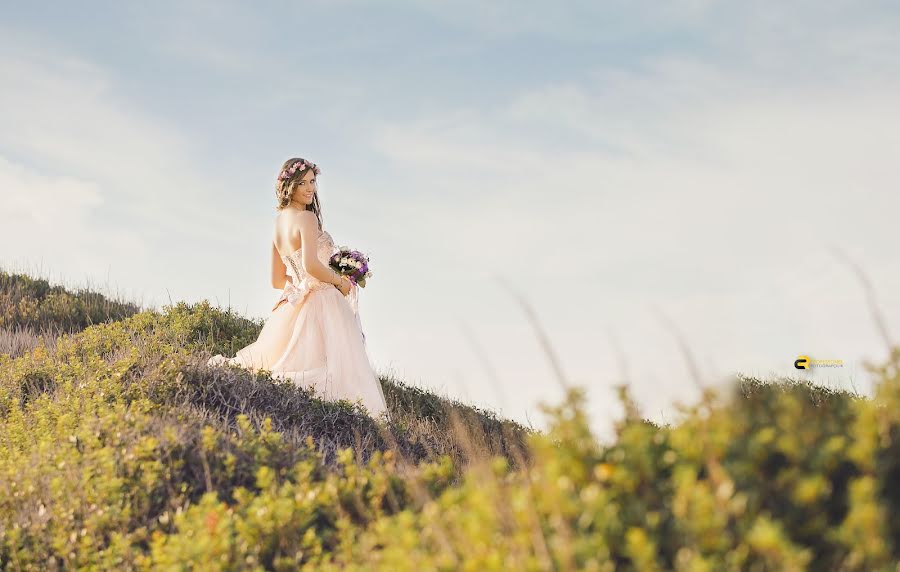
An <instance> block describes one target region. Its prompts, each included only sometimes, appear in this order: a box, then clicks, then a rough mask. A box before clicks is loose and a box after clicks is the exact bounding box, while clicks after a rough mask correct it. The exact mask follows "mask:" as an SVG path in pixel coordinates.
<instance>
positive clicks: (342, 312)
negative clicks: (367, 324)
mask: <svg viewBox="0 0 900 572" xmlns="http://www.w3.org/2000/svg"><path fill="white" fill-rule="evenodd" d="M318 242H319V243H318V245H317V254H318V257H319V260H321V261H322V263H323V264H325V265H326V266H327V265H328V260H329V258H330V257H331V255H332V254H333V253H334V252H335V245H334V240H333V239H332V238H331V235H330V234H329V233H328V232H327V231H324V230H320V231H319V239H318ZM302 248H306V245H303V246H302V247H301V249H298V250H296V251H295V252H293V253H291V254H290V255H289V256H282V257H281V259H282V260H283V261H284V265H285V266H286V267H287V274H288V279H289V280H288V283H287V284H286V285H285V287H284V290H283V291H282V292H281V296H280V297H279V298H278V301H276V302H275V306H274V307H273V308H272V314H271V315H270V316H269V317H268V318H267V320H266V322H265V324H264V325H263V328H262V331H261V332H260V334H259V337H258V338H257V339H256V341H255V342H253V343H252V344H250V345H248V346H246V347H244V348H242V349H240V350H238V352H237V354H236V355H235V357H233V358H226V357H225V356H223V355H221V354H217V355H215V356H213V357H211V358H210V359H209V362H208V363H209V365H221V364H228V365H238V366H241V367H244V368H247V369H251V370H253V371H256V370H259V369H265V370H268V371H270V372H271V373H272V377H276V378H280V379H287V380H290V381H292V382H293V383H295V384H297V385H299V386H302V387H309V388H312V389H314V390H315V391H316V393H317V394H318V395H319V397H320V398H323V399H332V400H334V399H347V400H349V401H351V402H357V401H359V402H361V403H362V405H364V406H365V407H366V409H367V410H368V411H369V414H370V415H372V416H373V417H376V418H381V419H383V420H389V419H390V416H389V413H388V408H387V404H386V402H385V399H384V392H383V390H382V389H381V382H380V381H379V380H378V377H377V375H376V374H375V371H374V370H373V368H372V365H371V362H370V360H369V356H368V353H367V350H366V342H365V335H364V334H363V332H362V324H361V323H360V319H359V303H358V299H359V298H358V296H359V287H358V286H356V285H353V286H351V290H350V294H349V295H347V296H346V297H345V296H344V295H343V294H341V291H340V290H338V289H337V288H336V287H335V286H334V285H333V284H329V283H328V282H322V281H320V280H318V279H316V278H314V277H312V276H311V275H309V274H308V273H307V272H306V270H305V269H304V268H303V263H302V257H301V252H302Z"/></svg>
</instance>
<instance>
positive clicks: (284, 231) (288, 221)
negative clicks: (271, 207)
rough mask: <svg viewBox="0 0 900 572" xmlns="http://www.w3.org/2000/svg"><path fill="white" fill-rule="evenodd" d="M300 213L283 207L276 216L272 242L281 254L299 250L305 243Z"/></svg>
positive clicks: (286, 254)
mask: <svg viewBox="0 0 900 572" xmlns="http://www.w3.org/2000/svg"><path fill="white" fill-rule="evenodd" d="M299 216H300V213H299V212H297V211H294V210H291V209H283V210H282V211H281V212H279V213H278V216H277V217H275V232H274V234H273V236H272V242H273V243H274V244H275V248H276V249H277V250H278V253H279V254H280V255H281V256H288V255H290V254H292V253H294V252H297V251H298V250H299V249H300V248H301V247H302V246H303V245H302V242H303V241H302V240H301V239H300V222H299Z"/></svg>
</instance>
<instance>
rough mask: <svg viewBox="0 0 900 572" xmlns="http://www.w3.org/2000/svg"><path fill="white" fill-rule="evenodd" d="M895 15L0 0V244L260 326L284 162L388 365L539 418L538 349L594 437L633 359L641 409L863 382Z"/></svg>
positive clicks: (801, 7) (700, 1)
mask: <svg viewBox="0 0 900 572" xmlns="http://www.w3.org/2000/svg"><path fill="white" fill-rule="evenodd" d="M898 29H900V7H898V5H897V4H896V3H894V2H887V1H885V2H849V1H848V2H843V1H841V2H828V1H817V2H812V1H797V2H791V3H784V2H755V3H746V2H713V1H705V0H684V1H674V2H667V3H635V2H609V1H589V2H588V1H584V2H582V1H577V2H573V1H569V2H553V3H550V2H534V1H532V0H518V1H516V2H512V1H506V0H502V1H495V2H477V3H476V2H471V1H468V0H461V1H457V2H452V3H451V2H444V1H438V0H429V1H419V0H410V1H385V2H378V3H372V2H361V1H355V0H330V1H327V2H326V1H314V2H274V1H273V2H267V3H261V4H260V3H250V2H243V3H240V2H230V1H221V2H219V1H217V2H212V1H190V0H189V1H179V2H166V1H161V2H154V3H125V2H82V3H77V5H76V4H75V3H64V2H49V3H38V4H34V3H31V4H27V3H5V5H4V6H3V8H2V12H0V267H3V268H4V269H5V270H7V271H17V272H28V273H31V274H32V275H35V276H40V277H43V278H46V279H48V280H50V281H51V282H53V283H58V284H64V285H68V286H70V287H82V286H87V287H92V288H94V289H98V290H100V291H104V292H107V293H109V294H111V295H113V296H120V297H124V298H126V299H129V300H131V301H134V302H137V303H140V304H143V305H144V306H145V307H156V308H159V307H161V306H162V305H164V304H169V303H170V301H174V302H177V301H181V300H183V301H186V302H188V303H194V302H198V301H200V300H203V299H206V300H209V301H210V302H211V303H213V304H214V305H218V306H221V307H223V308H227V307H229V306H230V307H231V308H232V309H234V310H236V311H238V312H240V313H243V314H245V315H247V316H248V317H252V318H259V319H264V318H265V317H267V316H268V312H269V310H270V309H271V307H272V304H273V303H274V301H275V300H276V299H277V297H278V294H279V292H278V291H276V290H274V289H272V288H271V285H270V283H269V264H270V256H269V255H270V244H271V236H272V228H273V221H274V217H275V215H276V210H275V195H274V183H275V177H276V175H277V173H278V169H279V168H280V166H281V164H282V163H283V161H284V160H285V159H287V158H288V157H293V156H300V157H304V158H307V159H309V160H311V161H313V162H314V163H316V164H317V165H318V166H319V167H320V168H321V174H320V175H319V177H318V180H319V195H320V202H321V205H322V214H323V222H324V226H325V229H326V230H328V231H329V232H330V233H331V234H332V236H333V237H334V238H335V240H336V242H337V243H338V244H342V245H348V246H352V247H354V248H357V249H359V250H361V251H363V252H366V253H367V254H368V255H369V256H370V261H371V268H372V271H373V276H372V278H371V279H370V280H369V282H368V283H367V287H366V288H365V289H364V290H362V292H361V298H360V316H361V321H362V325H363V329H364V331H365V333H366V340H367V344H368V352H369V357H370V359H371V361H372V363H373V365H374V366H375V367H376V370H378V372H379V373H382V374H390V375H393V376H395V377H397V378H399V379H401V380H402V381H404V382H406V383H408V384H411V385H416V386H420V387H425V388H428V389H430V390H432V391H434V392H436V393H438V394H441V395H445V396H447V397H452V398H455V399H460V400H462V401H464V402H466V403H470V404H474V405H477V406H478V407H480V408H483V409H489V410H493V411H495V412H497V413H498V414H499V415H501V416H503V417H508V418H511V419H515V420H517V421H519V422H521V423H523V424H526V425H529V426H532V427H535V428H538V429H544V428H546V424H547V422H548V418H547V416H546V415H545V414H544V412H543V411H542V408H541V404H542V403H545V404H549V405H555V404H557V403H558V402H559V400H560V399H561V398H562V395H563V390H562V385H561V383H560V381H559V378H558V375H557V372H556V370H555V369H554V366H553V363H554V362H553V359H554V358H555V359H556V360H558V363H559V364H560V365H559V367H560V370H561V375H562V376H563V377H564V379H565V380H566V381H567V382H568V383H570V384H572V385H579V386H582V387H584V388H585V389H586V390H587V396H588V403H587V406H588V412H589V414H590V418H591V423H592V428H593V429H594V430H595V432H596V434H597V435H598V436H600V437H606V436H609V435H611V427H612V426H611V423H612V421H613V420H615V419H616V418H618V417H619V415H620V413H621V407H620V405H619V402H618V400H617V398H616V394H615V391H614V388H615V386H617V385H619V384H621V383H628V384H629V387H630V389H631V392H632V395H633V396H634V398H635V399H636V401H637V402H638V404H639V405H640V406H641V408H642V411H643V413H644V415H645V416H646V417H648V418H650V419H654V420H656V421H658V422H674V421H676V420H677V418H678V407H677V404H679V403H685V404H687V403H691V402H693V401H695V400H696V398H697V396H698V393H699V388H700V387H704V386H722V385H723V384H726V383H727V381H728V380H729V379H731V378H732V377H733V376H735V375H738V374H742V375H751V376H759V377H767V378H774V377H778V376H791V377H795V378H806V379H810V380H813V381H814V382H816V383H820V384H823V385H828V386H831V387H839V388H844V389H852V390H855V391H858V392H860V393H864V394H870V393H871V391H872V379H871V376H870V375H869V373H868V372H867V371H866V370H865V367H864V364H865V363H866V362H869V361H871V362H876V363H877V362H880V361H882V360H883V359H884V358H885V356H886V355H887V347H888V345H889V344H890V343H895V342H894V339H893V338H890V337H889V338H888V339H887V340H885V339H884V337H883V336H882V335H881V334H880V332H879V330H878V328H877V327H876V321H875V319H874V318H873V306H872V305H871V303H870V299H869V298H867V295H866V289H865V287H864V281H863V279H862V278H861V277H860V276H861V275H860V273H859V272H857V270H855V269H860V271H861V272H862V275H864V276H865V280H867V281H868V283H869V284H870V285H871V288H872V292H873V295H874V296H873V298H871V299H872V300H874V301H875V305H876V306H875V307H876V308H877V312H878V313H879V315H880V316H881V318H882V319H883V321H884V322H885V323H886V324H887V326H888V332H889V336H890V335H898V336H900V294H898V293H900V263H898V259H897V256H896V255H895V252H894V250H895V246H896V244H897V242H898V238H900V237H898V232H897V231H896V230H895V228H896V222H897V215H898V210H900V209H898V207H900V198H898V195H897V193H896V192H895V190H896V189H895V185H896V181H898V180H900V177H898V174H900V173H898V171H900V161H898V160H897V157H898V155H900V58H898V57H897V54H898V53H900V34H898V33H897V30H898ZM891 245H894V247H892V246H891ZM542 336H543V338H542ZM542 339H546V340H548V343H549V346H550V347H551V348H552V349H551V352H552V354H551V353H548V351H546V346H545V345H544V344H543V342H542V341H541V340H542ZM798 355H808V356H810V357H812V358H814V359H841V360H843V367H840V368H823V367H818V368H813V369H812V370H808V371H802V372H801V371H798V370H796V369H794V367H793V362H794V360H795V359H796V357H797V356H798Z"/></svg>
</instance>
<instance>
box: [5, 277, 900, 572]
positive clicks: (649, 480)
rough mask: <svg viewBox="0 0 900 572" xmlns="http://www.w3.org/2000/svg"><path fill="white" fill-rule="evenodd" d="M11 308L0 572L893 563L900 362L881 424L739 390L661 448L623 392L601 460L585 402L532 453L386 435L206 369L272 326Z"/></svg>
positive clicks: (450, 414) (741, 382)
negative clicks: (215, 357) (215, 358)
mask: <svg viewBox="0 0 900 572" xmlns="http://www.w3.org/2000/svg"><path fill="white" fill-rule="evenodd" d="M0 284H2V286H3V289H2V290H0V300H2V301H3V304H2V305H0V312H2V314H0V315H2V316H3V320H4V321H3V328H2V330H0V331H3V332H5V333H3V334H2V335H0V342H2V343H3V344H5V345H3V346H0V349H2V350H3V351H0V569H5V570H46V569H96V570H109V569H116V570H119V569H122V570H128V569H154V570H156V569H173V570H174V569H177V570H183V569H184V570H186V569H200V570H245V569H252V570H257V569H258V570H295V569H307V570H337V569H341V570H347V569H349V570H425V569H429V570H430V569H436V570H459V569H473V570H576V569H577V570H614V569H625V570H654V569H662V570H668V569H680V570H726V569H735V570H786V569H816V570H889V569H890V570H893V569H895V566H896V563H897V560H898V550H900V546H898V542H897V541H896V539H897V538H900V493H898V487H897V485H896V483H898V482H900V375H898V369H900V351H897V350H894V352H893V353H892V354H891V356H890V358H889V359H888V360H887V361H886V362H885V363H884V364H880V365H877V366H875V365H873V366H870V367H871V371H872V373H873V374H874V375H875V376H877V378H878V379H879V383H878V384H877V393H876V395H875V397H874V398H871V399H869V398H863V397H861V396H858V395H855V394H852V393H849V392H842V391H835V390H831V389H827V388H821V387H817V386H814V385H811V384H808V383H806V382H804V381H802V380H780V381H778V382H777V383H770V382H768V381H766V380H758V379H752V378H742V379H736V380H735V382H734V384H733V385H732V391H731V393H730V394H722V395H719V394H716V393H715V392H713V391H711V390H709V391H707V392H706V393H705V394H704V397H703V399H702V400H701V401H700V402H699V403H697V404H696V405H693V406H690V407H685V408H684V411H683V413H682V418H681V419H679V420H678V421H677V422H675V423H673V424H671V425H667V426H658V425H656V424H654V423H650V422H648V421H647V420H645V419H643V418H642V417H641V415H640V412H639V410H638V409H637V407H636V406H635V404H634V403H633V402H632V401H631V400H630V397H629V394H628V390H627V388H622V390H621V393H620V399H621V400H622V401H623V409H624V411H625V416H624V417H623V418H622V419H620V420H617V422H616V437H615V439H614V441H613V442H612V443H610V444H606V445H601V444H600V443H599V442H598V441H597V440H596V439H595V438H594V437H593V436H592V435H591V433H590V430H589V429H588V427H589V425H590V424H589V422H588V421H589V420H588V419H587V418H586V417H585V411H584V410H585V408H584V399H585V396H584V390H583V389H581V388H569V389H568V391H567V392H566V395H565V398H564V400H563V401H562V402H561V403H560V404H558V405H555V406H547V405H545V406H543V407H542V408H543V409H544V410H545V411H546V413H547V414H548V415H549V416H550V419H551V423H550V426H549V429H548V431H547V432H546V433H542V432H538V431H533V430H530V429H528V428H525V427H522V426H520V425H518V424H517V423H515V422H512V421H509V420H505V419H502V418H499V417H497V416H496V415H495V414H494V413H492V412H490V411H486V410H482V409H480V408H478V407H475V406H472V405H468V404H464V403H460V402H458V401H454V400H450V399H447V398H446V397H443V396H438V395H436V394H434V393H431V392H428V391H426V390H424V389H422V388H419V387H413V386H409V385H406V384H405V383H403V382H402V381H401V380H397V379H393V378H383V379H381V383H382V386H383V388H384V390H385V396H386V398H387V400H388V406H389V408H390V409H391V414H392V416H393V421H392V422H391V423H380V422H376V421H375V420H373V419H372V418H371V417H369V416H368V415H367V414H366V412H365V411H364V410H363V409H361V408H360V407H359V406H356V405H353V404H351V403H349V402H346V401H339V402H326V401H321V400H318V399H316V398H315V397H314V396H313V395H312V394H310V393H309V392H307V391H305V390H302V389H300V388H298V387H295V386H293V385H291V384H290V383H287V382H284V381H280V380H275V379H272V378H271V376H270V375H268V374H267V372H259V373H258V374H252V373H250V372H248V371H245V370H242V369H239V368H228V367H213V368H210V367H207V366H206V359H207V358H208V357H209V356H210V355H213V354H215V353H223V354H227V355H233V353H234V351H235V350H236V349H238V348H240V347H243V346H244V345H246V344H247V343H249V342H251V341H253V340H254V339H255V338H256V336H257V335H258V333H259V330H260V328H261V326H262V323H261V322H259V321H253V320H248V319H246V318H244V317H242V316H239V315H237V314H235V313H233V312H231V311H223V310H221V309H218V308H214V307H212V306H211V305H210V304H209V303H208V302H206V301H204V302H201V303H198V304H194V305H188V304H184V303H177V304H173V305H170V306H166V307H164V308H163V309H162V311H159V312H157V311H151V310H142V309H140V308H137V307H135V306H130V305H128V304H127V303H125V302H121V301H120V302H109V301H106V300H105V298H103V297H102V296H100V295H97V294H94V293H90V292H80V293H74V294H73V293H69V292H66V291H65V290H61V289H55V287H50V286H49V285H47V284H45V283H42V282H41V281H39V280H34V279H32V278H30V277H27V276H22V275H6V274H3V275H2V281H0ZM68 304H71V305H72V307H71V308H69V307H68V306H67V305H68ZM25 328H28V329H27V330H25ZM23 332H26V333H23ZM3 336H5V337H3ZM3 340H6V341H5V342H3Z"/></svg>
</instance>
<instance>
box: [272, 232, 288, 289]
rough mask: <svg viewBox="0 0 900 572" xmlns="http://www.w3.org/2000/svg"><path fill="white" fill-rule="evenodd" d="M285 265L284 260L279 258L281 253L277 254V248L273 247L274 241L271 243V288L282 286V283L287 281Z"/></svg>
mask: <svg viewBox="0 0 900 572" xmlns="http://www.w3.org/2000/svg"><path fill="white" fill-rule="evenodd" d="M287 279H288V278H287V267H286V266H285V265H284V260H282V259H281V255H280V254H278V249H277V248H275V243H274V242H273V243H272V288H278V289H281V288H284V285H285V284H286V283H287Z"/></svg>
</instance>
